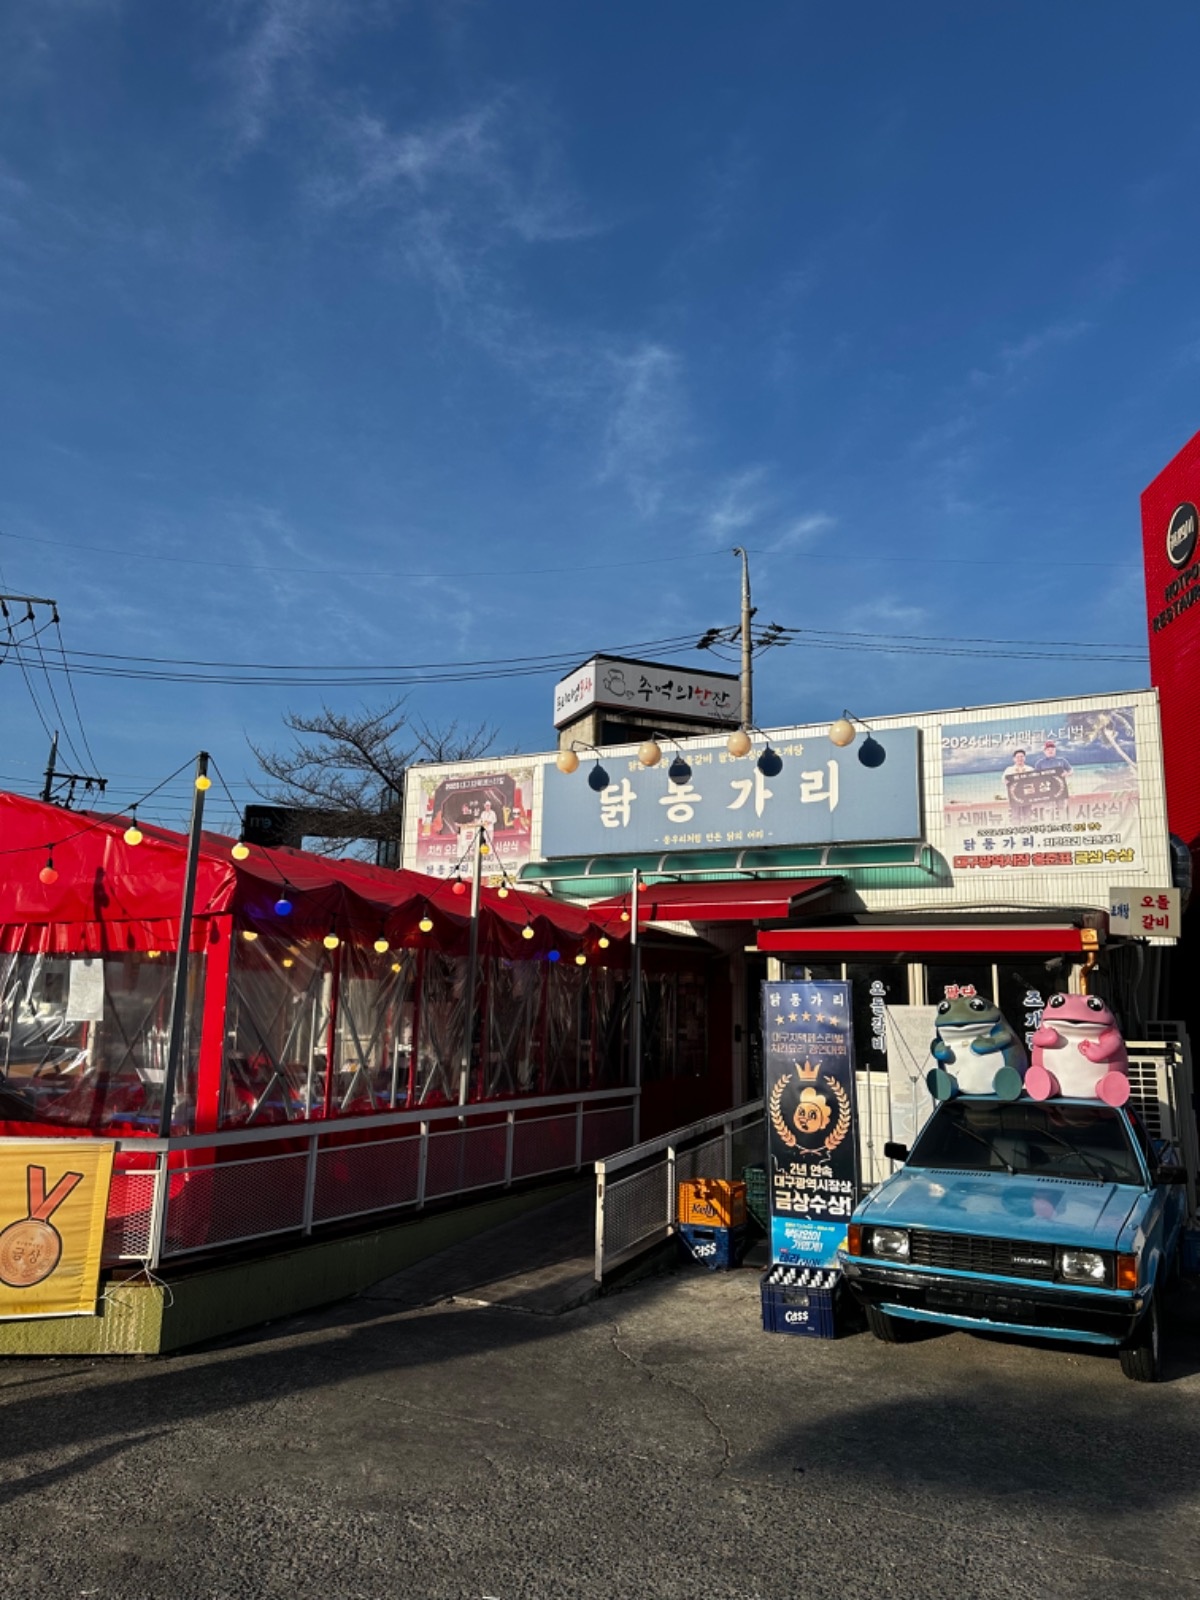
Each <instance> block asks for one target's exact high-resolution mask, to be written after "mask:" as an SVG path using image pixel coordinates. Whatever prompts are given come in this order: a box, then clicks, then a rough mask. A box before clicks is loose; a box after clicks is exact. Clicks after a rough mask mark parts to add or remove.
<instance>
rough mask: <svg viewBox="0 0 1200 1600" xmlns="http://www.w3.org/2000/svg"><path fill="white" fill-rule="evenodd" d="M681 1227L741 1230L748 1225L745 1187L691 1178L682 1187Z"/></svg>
mask: <svg viewBox="0 0 1200 1600" xmlns="http://www.w3.org/2000/svg"><path fill="white" fill-rule="evenodd" d="M678 1216H679V1221H680V1222H681V1223H687V1224H688V1225H689V1226H695V1227H699V1228H740V1227H742V1225H743V1224H744V1223H745V1221H746V1185H745V1184H744V1183H738V1182H731V1181H730V1180H729V1179H727V1178H690V1179H689V1180H688V1181H687V1182H686V1183H681V1184H680V1185H679V1199H678Z"/></svg>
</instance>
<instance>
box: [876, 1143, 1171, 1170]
mask: <svg viewBox="0 0 1200 1600" xmlns="http://www.w3.org/2000/svg"><path fill="white" fill-rule="evenodd" d="M883 1153H884V1155H885V1156H886V1157H887V1158H888V1160H889V1161H907V1160H908V1146H907V1145H906V1144H897V1143H896V1141H895V1140H894V1139H889V1140H888V1141H887V1143H886V1144H885V1145H884V1147H883ZM1159 1170H1160V1171H1161V1170H1162V1169H1161V1168H1160V1169H1159Z"/></svg>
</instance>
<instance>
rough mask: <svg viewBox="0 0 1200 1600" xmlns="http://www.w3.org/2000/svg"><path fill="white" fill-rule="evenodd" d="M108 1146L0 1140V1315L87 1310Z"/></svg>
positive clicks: (96, 1285)
mask: <svg viewBox="0 0 1200 1600" xmlns="http://www.w3.org/2000/svg"><path fill="white" fill-rule="evenodd" d="M112 1168H113V1146H112V1144H111V1143H110V1142H109V1141H107V1140H95V1139H87V1140H85V1139H2V1140H0V1318H13V1317H78V1316H94V1315H95V1312H96V1297H97V1295H98V1293H99V1289H100V1256H101V1252H102V1250H103V1247H104V1220H105V1216H106V1214H107V1212H108V1190H109V1185H110V1183H111V1181H112Z"/></svg>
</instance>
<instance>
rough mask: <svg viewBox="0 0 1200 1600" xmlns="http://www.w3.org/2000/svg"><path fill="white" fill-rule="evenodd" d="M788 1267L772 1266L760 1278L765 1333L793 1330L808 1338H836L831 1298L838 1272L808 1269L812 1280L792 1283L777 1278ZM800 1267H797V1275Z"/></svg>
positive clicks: (836, 1285) (792, 1331) (834, 1290)
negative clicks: (811, 1270)
mask: <svg viewBox="0 0 1200 1600" xmlns="http://www.w3.org/2000/svg"><path fill="white" fill-rule="evenodd" d="M787 1271H788V1269H786V1268H783V1267H773V1268H772V1269H771V1271H770V1272H768V1273H767V1274H766V1275H765V1276H764V1278H763V1280H762V1325H763V1331H764V1332H765V1333H793V1334H800V1335H802V1336H803V1337H806V1338H809V1339H836V1338H837V1325H836V1321H835V1315H834V1301H835V1299H836V1296H837V1291H838V1279H839V1277H840V1274H839V1273H837V1272H832V1271H830V1272H824V1273H816V1272H814V1273H811V1274H810V1275H809V1276H810V1277H812V1279H813V1280H814V1281H812V1282H809V1283H804V1284H800V1283H792V1282H780V1281H776V1280H778V1279H780V1278H783V1277H786V1275H787ZM802 1272H803V1269H796V1270H795V1274H794V1275H796V1276H799V1275H801V1274H802Z"/></svg>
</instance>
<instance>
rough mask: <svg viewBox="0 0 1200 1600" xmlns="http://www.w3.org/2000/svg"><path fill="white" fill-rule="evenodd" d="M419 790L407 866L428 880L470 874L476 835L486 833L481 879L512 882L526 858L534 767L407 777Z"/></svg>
mask: <svg viewBox="0 0 1200 1600" xmlns="http://www.w3.org/2000/svg"><path fill="white" fill-rule="evenodd" d="M408 782H409V783H410V784H413V785H415V786H416V789H417V795H416V799H417V828H416V855H415V859H414V860H413V861H412V862H411V863H410V865H412V866H414V867H415V868H416V869H417V871H418V872H427V873H428V874H429V876H430V877H431V878H453V877H455V876H457V875H458V873H459V871H460V870H461V873H462V876H463V877H468V876H469V875H470V871H471V865H470V863H471V851H472V849H473V847H474V843H475V834H476V831H477V830H478V829H479V828H482V829H483V830H484V833H485V834H486V836H487V839H488V843H489V845H490V846H491V849H490V852H489V855H488V856H485V858H484V864H483V881H484V882H485V883H499V882H500V881H501V879H502V878H503V876H504V874H505V873H507V875H508V876H509V877H510V878H515V877H516V875H517V873H518V872H519V871H520V870H521V868H522V867H523V866H524V865H525V864H526V862H527V861H528V860H529V847H530V837H531V834H532V831H533V768H532V766H512V767H505V768H503V769H499V770H497V769H496V768H491V769H484V768H480V769H479V770H477V771H475V772H462V771H460V770H457V769H456V770H455V771H454V773H453V775H452V776H449V777H448V776H447V775H446V769H445V768H444V767H442V768H439V769H438V770H437V771H435V772H422V771H421V769H420V768H419V767H416V768H413V769H412V770H410V772H409V774H408Z"/></svg>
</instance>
